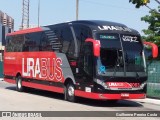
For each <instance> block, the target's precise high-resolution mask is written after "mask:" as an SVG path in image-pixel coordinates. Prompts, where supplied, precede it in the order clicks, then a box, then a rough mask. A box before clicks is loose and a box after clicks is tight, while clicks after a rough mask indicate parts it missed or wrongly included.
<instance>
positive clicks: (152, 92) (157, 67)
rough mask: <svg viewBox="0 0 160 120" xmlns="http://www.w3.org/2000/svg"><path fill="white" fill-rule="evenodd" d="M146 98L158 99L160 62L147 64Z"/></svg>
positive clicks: (155, 61) (159, 95)
mask: <svg viewBox="0 0 160 120" xmlns="http://www.w3.org/2000/svg"><path fill="white" fill-rule="evenodd" d="M147 96H148V97H153V98H160V60H154V61H151V62H150V63H149V62H148V85H147Z"/></svg>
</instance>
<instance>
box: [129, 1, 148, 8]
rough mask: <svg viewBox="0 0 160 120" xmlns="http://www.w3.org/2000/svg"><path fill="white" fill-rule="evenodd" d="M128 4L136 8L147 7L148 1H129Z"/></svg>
mask: <svg viewBox="0 0 160 120" xmlns="http://www.w3.org/2000/svg"><path fill="white" fill-rule="evenodd" d="M129 2H132V3H133V4H136V8H139V7H140V6H143V5H147V3H149V2H150V0H129Z"/></svg>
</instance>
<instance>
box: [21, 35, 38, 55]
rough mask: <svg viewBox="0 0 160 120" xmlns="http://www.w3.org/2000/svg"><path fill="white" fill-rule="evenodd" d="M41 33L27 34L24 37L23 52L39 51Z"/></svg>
mask: <svg viewBox="0 0 160 120" xmlns="http://www.w3.org/2000/svg"><path fill="white" fill-rule="evenodd" d="M40 37H41V32H36V33H28V34H26V35H25V44H24V45H23V51H31V52H32V51H39V50H40Z"/></svg>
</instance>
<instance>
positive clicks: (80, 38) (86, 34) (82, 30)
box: [73, 25, 92, 52]
mask: <svg viewBox="0 0 160 120" xmlns="http://www.w3.org/2000/svg"><path fill="white" fill-rule="evenodd" d="M73 28H74V31H75V35H76V39H77V42H78V52H80V51H82V49H83V47H82V46H83V44H84V42H85V40H86V39H87V38H92V32H91V30H90V28H89V27H87V26H84V25H74V26H73Z"/></svg>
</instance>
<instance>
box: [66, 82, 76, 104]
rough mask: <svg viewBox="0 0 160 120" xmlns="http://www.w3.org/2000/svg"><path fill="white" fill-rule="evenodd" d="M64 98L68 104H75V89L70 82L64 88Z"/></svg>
mask: <svg viewBox="0 0 160 120" xmlns="http://www.w3.org/2000/svg"><path fill="white" fill-rule="evenodd" d="M64 91H65V92H64V98H65V100H68V101H70V102H75V101H76V97H75V87H74V85H73V83H72V82H70V83H68V84H67V85H66V86H65V88H64Z"/></svg>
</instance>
